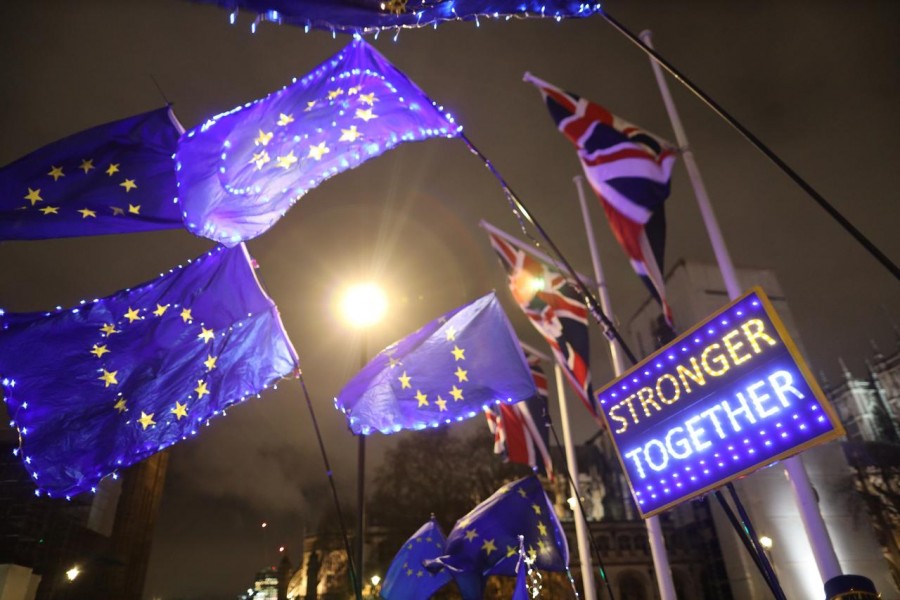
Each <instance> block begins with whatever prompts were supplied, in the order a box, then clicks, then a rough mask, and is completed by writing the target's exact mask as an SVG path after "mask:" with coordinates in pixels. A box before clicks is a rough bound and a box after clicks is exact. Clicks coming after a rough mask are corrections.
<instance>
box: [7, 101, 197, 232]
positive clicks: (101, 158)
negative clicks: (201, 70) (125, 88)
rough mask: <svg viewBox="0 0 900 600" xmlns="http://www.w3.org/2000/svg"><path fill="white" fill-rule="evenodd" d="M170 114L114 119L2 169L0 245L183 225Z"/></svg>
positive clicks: (163, 111) (165, 110)
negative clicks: (176, 193)
mask: <svg viewBox="0 0 900 600" xmlns="http://www.w3.org/2000/svg"><path fill="white" fill-rule="evenodd" d="M178 135H179V129H178V126H176V121H175V116H174V115H173V114H172V111H171V110H170V109H169V108H160V109H158V110H154V111H151V112H148V113H144V114H140V115H136V116H133V117H129V118H127V119H122V120H120V121H114V122H112V123H107V124H105V125H100V126H98V127H93V128H91V129H88V130H85V131H82V132H80V133H76V134H75V135H72V136H69V137H67V138H64V139H61V140H59V141H57V142H54V143H52V144H49V145H47V146H44V147H43V148H40V149H38V150H35V151H34V152H32V153H31V154H29V155H27V156H24V157H22V158H20V159H19V160H17V161H15V162H13V163H10V164H8V165H6V166H5V167H3V168H2V169H0V240H37V239H47V238H61V237H74V236H80V235H100V234H107V233H132V232H136V231H150V230H154V229H172V228H176V227H182V226H183V225H182V220H181V211H180V210H179V208H178V205H177V204H175V162H174V160H173V159H172V157H173V155H174V153H175V146H176V144H177V142H178Z"/></svg>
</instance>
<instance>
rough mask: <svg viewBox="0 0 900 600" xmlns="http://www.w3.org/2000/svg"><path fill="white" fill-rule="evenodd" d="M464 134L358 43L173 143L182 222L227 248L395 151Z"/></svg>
mask: <svg viewBox="0 0 900 600" xmlns="http://www.w3.org/2000/svg"><path fill="white" fill-rule="evenodd" d="M460 130H461V128H460V127H459V126H457V125H456V124H455V123H454V122H453V117H452V116H450V115H449V114H445V113H444V112H443V111H442V110H441V109H440V108H439V107H437V106H436V105H435V104H434V103H433V102H432V101H431V100H429V99H428V97H427V96H425V94H424V92H422V90H420V89H419V88H418V87H416V85H415V84H414V83H413V82H412V81H410V80H409V79H407V78H406V76H405V75H404V74H403V73H401V72H400V71H398V70H397V69H396V68H395V67H394V66H393V65H392V64H391V63H389V62H388V61H387V60H386V59H385V58H384V57H383V56H381V54H379V53H378V52H377V51H376V50H375V49H374V48H372V47H371V46H369V44H367V43H366V42H364V41H363V40H362V39H354V40H353V41H352V42H350V44H348V45H347V46H346V47H345V48H344V49H343V50H341V51H340V52H338V53H337V54H336V55H334V56H333V57H331V58H330V59H328V60H327V61H325V62H324V63H322V64H321V65H319V66H318V67H316V68H315V69H314V70H313V71H312V72H310V73H309V74H307V75H306V76H305V77H303V78H302V79H300V80H294V83H292V84H291V85H289V86H287V87H285V88H283V89H282V90H281V91H278V92H275V93H273V94H270V95H269V96H267V97H266V98H263V99H261V100H257V101H255V102H250V103H248V104H246V105H244V106H239V107H238V108H235V109H234V110H232V111H229V112H227V113H223V114H220V115H218V116H215V117H213V118H212V119H210V120H208V121H207V122H205V123H203V124H202V125H201V126H199V127H196V128H194V129H192V130H190V131H188V132H187V133H186V134H185V135H184V136H183V137H182V138H181V141H180V142H179V143H178V152H177V153H176V160H177V165H176V169H177V177H178V186H179V199H180V202H181V206H182V208H183V209H184V222H185V225H186V226H187V228H188V229H190V230H191V231H192V232H194V233H196V234H197V235H199V236H203V237H207V238H209V239H211V240H215V241H217V242H220V243H223V244H225V245H228V246H233V245H234V244H236V243H238V242H240V241H242V240H248V239H251V238H254V237H256V236H258V235H260V234H262V233H264V232H265V231H266V230H268V229H269V228H270V227H271V226H272V225H273V224H275V222H276V221H277V220H278V219H280V218H281V217H282V216H283V215H284V213H285V212H287V210H288V209H289V208H290V207H291V206H292V205H293V204H294V203H295V202H296V201H297V200H298V199H300V197H301V196H303V195H304V194H306V192H307V191H309V190H311V189H312V188H314V187H316V186H317V185H319V184H320V183H322V182H323V181H325V180H326V179H328V178H330V177H333V176H335V175H337V174H338V173H342V172H344V171H346V170H348V169H352V168H354V167H356V166H358V165H360V164H361V163H363V162H365V161H366V160H368V159H370V158H374V157H376V156H378V155H380V154H382V153H384V152H386V151H387V150H390V149H391V148H393V147H394V146H396V145H398V144H402V143H404V142H414V141H418V140H424V139H428V138H432V137H454V136H456V135H457V134H458V133H459V132H460Z"/></svg>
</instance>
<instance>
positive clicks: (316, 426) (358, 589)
mask: <svg viewBox="0 0 900 600" xmlns="http://www.w3.org/2000/svg"><path fill="white" fill-rule="evenodd" d="M298 363H299V359H298ZM297 379H299V380H300V387H302V388H303V396H304V398H306V406H307V407H309V416H310V418H311V419H312V424H313V429H315V431H316V439H317V440H318V442H319V450H320V451H321V452H322V462H323V463H325V474H326V475H328V484H329V485H330V486H331V495H332V497H333V498H334V507H335V509H336V510H337V517H338V524H339V525H340V527H341V537H343V538H344V550H345V551H346V552H347V571H348V572H349V573H350V585H352V586H353V591H354V593H355V594H356V598H357V600H362V591H361V590H362V586H361V585H360V584H359V583H358V582H359V581H360V579H359V578H358V577H357V574H356V568H355V566H354V563H353V552H352V551H351V549H350V539H349V538H348V537H347V527H346V525H344V513H343V512H342V511H341V502H340V500H339V499H338V493H337V488H336V487H335V485H334V476H333V475H332V472H331V464H330V463H329V461H328V453H326V452H325V443H324V442H323V441H322V432H321V431H320V430H319V421H318V420H317V419H316V413H315V411H314V410H313V405H312V401H311V400H310V398H309V390H307V389H306V381H305V380H304V379H303V371H302V370H300V369H297ZM308 586H309V582H307V587H308Z"/></svg>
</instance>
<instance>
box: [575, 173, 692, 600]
mask: <svg viewBox="0 0 900 600" xmlns="http://www.w3.org/2000/svg"><path fill="white" fill-rule="evenodd" d="M574 181H575V187H576V188H578V202H579V204H580V205H581V216H582V218H583V219H584V229H585V233H586V234H587V239H588V246H589V247H590V250H591V261H592V262H593V263H594V278H595V279H596V280H597V291H598V292H599V294H600V307H601V308H602V309H603V312H604V313H606V316H607V317H608V318H609V320H610V321H613V322H615V316H614V313H613V311H612V305H611V303H610V300H609V290H608V289H607V287H606V279H604V277H603V265H602V264H601V263H600V254H599V252H597V244H596V241H595V239H594V226H593V225H592V224H591V218H590V212H589V211H588V205H587V201H586V200H585V198H584V178H583V177H582V176H581V175H576V176H575V177H574ZM609 353H610V357H611V359H612V366H613V371H615V374H616V377H618V376H620V375H621V374H622V373H624V372H625V364H624V362H623V360H622V354H621V353H620V352H619V348H618V346H617V344H616V342H615V341H614V340H609ZM645 523H646V526H647V537H648V538H649V539H650V555H651V556H652V557H653V568H654V570H655V571H656V584H657V586H658V587H659V596H660V598H661V600H676V596H675V583H674V582H673V581H672V569H671V568H670V567H669V555H668V553H667V552H666V542H665V539H664V538H663V534H662V526H661V525H660V523H659V517H655V516H654V517H650V518H648V519H646V520H645Z"/></svg>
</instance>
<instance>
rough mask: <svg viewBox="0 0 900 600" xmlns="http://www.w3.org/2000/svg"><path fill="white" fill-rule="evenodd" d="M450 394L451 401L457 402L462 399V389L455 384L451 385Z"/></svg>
mask: <svg viewBox="0 0 900 600" xmlns="http://www.w3.org/2000/svg"><path fill="white" fill-rule="evenodd" d="M450 395H451V396H453V401H454V402H459V401H460V400H462V399H463V392H462V390H461V389H459V388H458V387H456V386H455V385H454V386H453V388H451V390H450Z"/></svg>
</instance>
